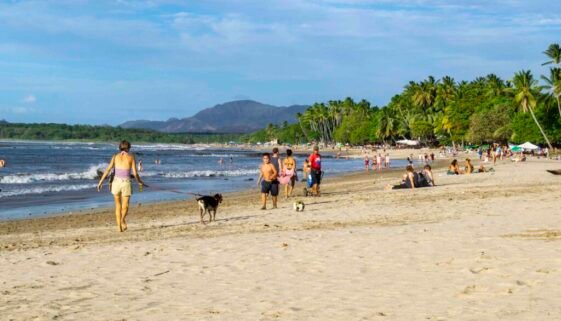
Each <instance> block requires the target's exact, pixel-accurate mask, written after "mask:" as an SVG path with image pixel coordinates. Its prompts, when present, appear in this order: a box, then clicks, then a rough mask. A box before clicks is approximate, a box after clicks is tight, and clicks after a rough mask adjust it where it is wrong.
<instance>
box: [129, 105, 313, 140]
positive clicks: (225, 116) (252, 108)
mask: <svg viewBox="0 0 561 321" xmlns="http://www.w3.org/2000/svg"><path fill="white" fill-rule="evenodd" d="M307 108H308V106H305V105H293V106H289V107H278V106H273V105H268V104H263V103H260V102H257V101H253V100H237V101H231V102H227V103H224V104H219V105H216V106H214V107H211V108H207V109H204V110H202V111H200V112H198V113H197V114H195V115H194V116H192V117H187V118H182V119H178V118H170V119H168V120H166V121H151V120H133V121H127V122H125V123H123V124H121V125H120V127H122V128H142V129H152V130H157V131H161V132H165V133H250V132H254V131H257V130H260V129H263V128H265V127H266V126H267V125H268V124H269V123H272V124H277V125H280V124H282V123H283V122H285V121H286V122H288V123H295V122H296V121H297V119H296V114H297V113H303V112H304V111H305V110H306V109H307Z"/></svg>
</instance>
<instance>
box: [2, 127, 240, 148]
mask: <svg viewBox="0 0 561 321" xmlns="http://www.w3.org/2000/svg"><path fill="white" fill-rule="evenodd" d="M240 137H241V135H239V134H168V133H161V132H157V131H153V130H147V129H125V128H121V127H111V126H90V125H65V124H16V123H0V139H21V140H78V141H103V142H109V141H119V140H122V139H127V140H129V141H131V142H136V143H140V142H145V143H176V144H196V143H226V142H229V141H232V140H234V141H235V140H238V139H239V138H240Z"/></svg>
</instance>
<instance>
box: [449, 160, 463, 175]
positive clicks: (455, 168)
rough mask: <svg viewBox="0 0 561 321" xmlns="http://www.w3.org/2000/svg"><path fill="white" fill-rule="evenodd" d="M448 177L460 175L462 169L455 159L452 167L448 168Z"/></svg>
mask: <svg viewBox="0 0 561 321" xmlns="http://www.w3.org/2000/svg"><path fill="white" fill-rule="evenodd" d="M447 174H448V175H460V167H459V166H458V160H457V159H454V160H453V161H452V163H450V166H448V172H447Z"/></svg>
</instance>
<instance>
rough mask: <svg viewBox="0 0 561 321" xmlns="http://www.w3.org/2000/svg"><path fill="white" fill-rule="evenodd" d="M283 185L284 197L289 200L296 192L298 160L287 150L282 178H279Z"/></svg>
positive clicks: (283, 162)
mask: <svg viewBox="0 0 561 321" xmlns="http://www.w3.org/2000/svg"><path fill="white" fill-rule="evenodd" d="M279 180H280V181H281V184H284V197H285V198H286V199H288V197H289V196H292V192H293V191H294V184H295V183H296V180H298V176H297V174H296V160H295V159H294V157H292V150H291V149H287V150H286V158H285V159H284V160H283V161H282V170H281V176H280V177H279Z"/></svg>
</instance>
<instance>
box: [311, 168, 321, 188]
mask: <svg viewBox="0 0 561 321" xmlns="http://www.w3.org/2000/svg"><path fill="white" fill-rule="evenodd" d="M311 175H312V184H313V185H315V184H318V185H319V184H321V170H317V169H312V173H311Z"/></svg>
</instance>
